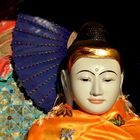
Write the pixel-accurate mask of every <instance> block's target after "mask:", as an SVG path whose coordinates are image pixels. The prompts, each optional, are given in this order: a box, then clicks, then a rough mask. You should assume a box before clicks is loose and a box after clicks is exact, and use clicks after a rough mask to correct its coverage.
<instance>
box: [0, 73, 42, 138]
mask: <svg viewBox="0 0 140 140" xmlns="http://www.w3.org/2000/svg"><path fill="white" fill-rule="evenodd" d="M42 114H43V113H42V112H41V111H39V110H38V109H37V108H35V107H34V106H33V105H32V102H31V100H26V99H25V98H24V94H23V93H22V92H20V90H19V88H18V87H17V84H16V82H15V81H14V79H13V78H12V75H11V76H10V77H9V78H8V79H7V81H0V140H24V139H25V137H26V135H27V132H28V130H29V128H30V126H31V125H32V123H33V121H34V120H35V119H37V118H38V117H39V116H40V115H42Z"/></svg>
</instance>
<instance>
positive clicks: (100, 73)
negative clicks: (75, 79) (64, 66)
mask: <svg viewBox="0 0 140 140" xmlns="http://www.w3.org/2000/svg"><path fill="white" fill-rule="evenodd" d="M81 72H89V73H91V74H93V75H95V74H94V73H93V72H91V71H89V70H81V71H79V72H77V73H76V74H78V73H81ZM106 72H112V73H114V74H116V75H117V73H116V72H115V71H112V70H105V71H103V72H101V73H100V74H99V75H101V74H103V73H106Z"/></svg>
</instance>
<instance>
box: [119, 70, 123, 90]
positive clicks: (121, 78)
mask: <svg viewBox="0 0 140 140" xmlns="http://www.w3.org/2000/svg"><path fill="white" fill-rule="evenodd" d="M123 79H124V72H122V73H121V84H120V89H122V85H123Z"/></svg>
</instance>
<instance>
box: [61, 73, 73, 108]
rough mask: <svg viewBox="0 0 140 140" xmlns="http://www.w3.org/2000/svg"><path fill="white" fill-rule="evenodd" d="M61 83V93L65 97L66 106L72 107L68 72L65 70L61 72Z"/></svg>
mask: <svg viewBox="0 0 140 140" xmlns="http://www.w3.org/2000/svg"><path fill="white" fill-rule="evenodd" d="M61 83H62V87H63V91H64V94H65V97H66V102H67V104H69V105H70V106H73V98H72V95H71V86H70V81H69V76H68V72H67V71H66V70H62V71H61Z"/></svg>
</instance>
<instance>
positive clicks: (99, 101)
mask: <svg viewBox="0 0 140 140" xmlns="http://www.w3.org/2000/svg"><path fill="white" fill-rule="evenodd" d="M88 101H89V102H90V103H92V104H102V103H103V102H104V101H105V100H104V99H88Z"/></svg>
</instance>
